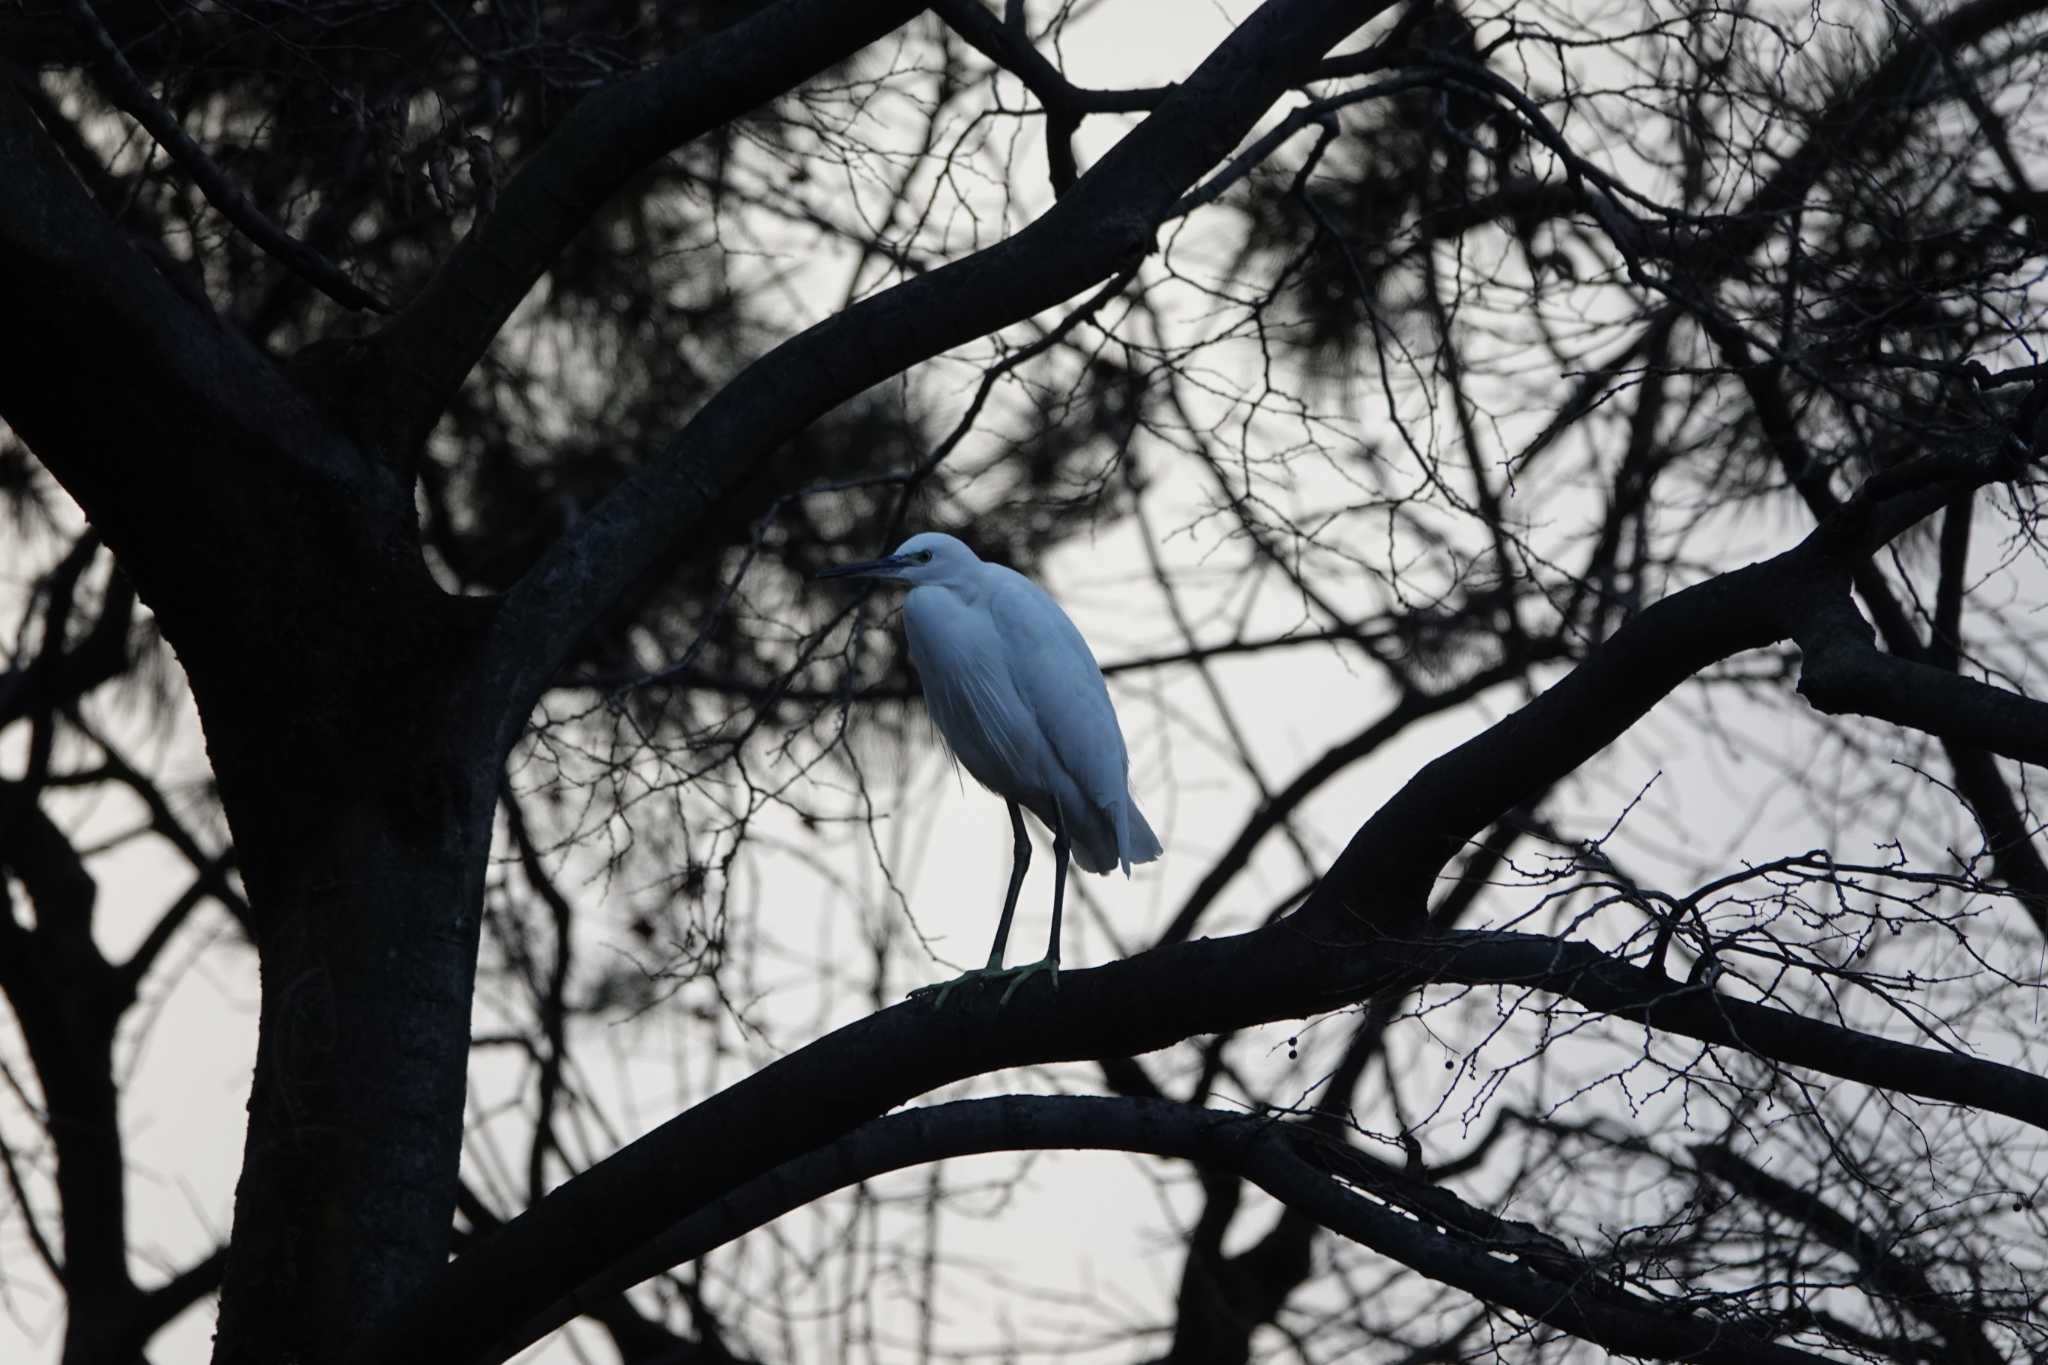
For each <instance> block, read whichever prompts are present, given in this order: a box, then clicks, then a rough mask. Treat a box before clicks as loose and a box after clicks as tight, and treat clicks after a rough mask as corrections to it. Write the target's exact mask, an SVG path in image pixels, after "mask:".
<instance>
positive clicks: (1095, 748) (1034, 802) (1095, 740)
mask: <svg viewBox="0 0 2048 1365" xmlns="http://www.w3.org/2000/svg"><path fill="white" fill-rule="evenodd" d="M818 576H819V577H820V578H875V579H884V580H888V581H891V582H897V583H906V584H908V585H909V586H910V593H909V595H908V596H906V597H905V598H904V599H903V631H904V634H905V635H906V636H908V637H909V640H910V662H911V663H912V664H913V665H915V666H916V668H917V673H918V676H919V677H920V678H922V679H923V680H924V701H925V707H926V709H927V710H929V711H930V712H931V717H932V722H933V723H934V724H935V725H937V726H938V729H939V734H940V735H941V736H943V737H944V739H945V741H946V745H947V747H948V748H950V749H951V750H952V751H953V754H954V756H955V757H956V758H958V759H959V760H960V764H961V766H962V767H964V768H966V769H967V771H968V772H969V773H971V774H972V775H973V777H974V780H975V781H977V782H979V783H981V785H982V786H984V787H987V788H988V789H989V790H990V791H992V792H994V793H995V794H996V795H998V796H1000V797H1002V798H1003V799H1004V800H1005V801H1006V802H1008V803H1009V807H1010V828H1011V831H1012V833H1013V834H1014V836H1015V840H1016V842H1015V845H1014V850H1015V851H1014V858H1013V861H1012V863H1011V867H1010V889H1009V893H1008V895H1007V896H1005V897H1004V899H1003V917H1002V919H1001V920H1000V921H998V922H997V924H996V944H995V947H994V948H993V949H992V950H991V951H990V952H989V955H988V966H986V967H979V968H975V969H974V970H972V971H969V972H966V973H964V974H963V975H961V976H960V977H958V978H956V979H955V980H952V981H948V982H946V983H944V984H943V985H940V986H927V987H925V988H924V990H925V991H937V992H938V1001H937V1003H940V1004H943V1003H944V1002H945V998H946V995H947V994H948V993H949V992H951V991H952V990H953V988H954V987H956V986H959V985H961V984H963V983H965V982H968V981H976V980H983V979H987V978H991V977H999V976H1011V977H1014V978H1016V979H1015V980H1013V981H1011V983H1010V985H1009V987H1008V989H1006V990H1005V991H1004V992H1003V997H1002V1000H1001V1001H999V1002H998V1005H999V1006H1000V1005H1001V1004H1003V1003H1006V1002H1008V1000H1009V998H1010V997H1011V996H1012V995H1013V994H1015V993H1016V990H1017V987H1019V986H1021V985H1023V984H1024V982H1025V980H1026V979H1027V978H1029V977H1030V976H1031V975H1032V974H1033V973H1034V972H1045V973H1047V974H1048V975H1050V976H1051V978H1052V984H1053V987H1054V989H1058V987H1059V966H1060V909H1061V903H1062V902H1063V901H1064V899H1065V897H1066V890H1067V859H1068V856H1069V854H1071V856H1072V858H1073V860H1074V861H1075V862H1076V863H1078V864H1080V866H1081V869H1082V870H1083V871H1084V872H1110V871H1113V870H1114V869H1116V868H1118V867H1121V868H1122V869H1123V871H1124V875H1125V876H1126V877H1128V876H1129V875H1130V874H1131V864H1132V863H1146V862H1150V861H1152V860H1153V859H1154V858H1157V857H1158V856H1159V837H1158V836H1157V835H1155V834H1154V833H1153V832H1152V827H1151V826H1150V825H1148V824H1146V823H1145V817H1144V816H1143V815H1142V814H1140V813H1139V811H1138V803H1137V802H1136V801H1134V800H1132V799H1131V790H1130V757H1129V755H1128V753H1127V752H1126V751H1125V749H1124V735H1123V731H1122V729H1121V728H1119V727H1118V725H1117V721H1116V708H1115V707H1114V706H1112V705H1111V704H1110V700H1109V688H1108V687H1107V686H1105V685H1104V683H1103V681H1102V669H1101V668H1100V667H1099V666H1097V664H1096V662H1095V655H1094V654H1092V653H1091V652H1090V651H1089V649H1088V642H1087V641H1086V640H1084V639H1082V638H1081V632H1080V631H1079V630H1078V629H1076V628H1075V626H1074V623H1073V622H1072V621H1070V620H1069V619H1067V614H1066V613H1065V612H1064V611H1061V610H1060V606H1059V603H1057V602H1055V601H1053V600H1052V598H1051V597H1050V596H1049V595H1047V593H1046V591H1045V589H1043V588H1041V587H1039V586H1038V585H1037V584H1036V583H1033V582H1032V581H1031V580H1030V579H1028V578H1026V577H1024V575H1022V574H1020V573H1018V572H1017V571H1016V570H1014V569H1009V568H1005V567H1004V566H1003V565H1001V564H987V563H984V562H982V561H981V560H980V559H979V558H977V557H976V556H975V553H974V551H972V550H970V549H968V548H967V547H966V546H965V545H963V544H961V543H960V542H959V541H957V540H955V539H954V538H953V537H951V536H949V535H942V534H940V533H938V532H936V531H926V532H924V533H923V534H921V535H914V536H912V537H911V538H910V539H908V540H906V541H904V542H903V543H902V544H901V545H899V546H898V547H897V548H896V553H895V554H892V555H889V556H887V557H886V558H883V559H872V560H868V561H866V562H864V563H859V564H841V565H838V566H836V567H834V568H830V569H826V570H824V571H823V572H822V573H820V574H819V575H818ZM1020 806H1021V807H1022V808H1023V810H1028V811H1030V812H1031V813H1032V814H1033V815H1035V816H1037V817H1038V819H1039V821H1040V822H1041V823H1042V824H1044V825H1045V827H1046V828H1047V829H1050V830H1051V831H1052V850H1053V859H1054V863H1053V882H1052V941H1051V942H1050V943H1049V944H1048V945H1047V947H1046V950H1045V956H1044V958H1042V959H1041V960H1039V961H1037V962H1033V963H1030V964H1028V965H1026V966H1021V967H1013V968H1011V969H1009V970H1008V971H1005V970H1004V969H1003V945H1004V943H1005V942H1006V941H1007V940H1008V939H1009V937H1010V917H1011V915H1013V914H1014V913H1016V909H1017V892H1018V889H1019V888H1020V887H1022V886H1023V884H1024V870H1025V868H1027V867H1028V866H1030V863H1031V841H1030V839H1029V838H1028V837H1026V835H1025V832H1024V816H1023V811H1021V810H1019V809H1018V808H1019V807H1020ZM918 993H922V992H918Z"/></svg>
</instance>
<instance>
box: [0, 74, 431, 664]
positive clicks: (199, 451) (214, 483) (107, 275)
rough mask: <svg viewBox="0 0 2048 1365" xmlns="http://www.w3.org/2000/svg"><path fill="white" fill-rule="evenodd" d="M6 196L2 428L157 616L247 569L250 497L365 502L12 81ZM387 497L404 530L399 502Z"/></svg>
mask: <svg viewBox="0 0 2048 1365" xmlns="http://www.w3.org/2000/svg"><path fill="white" fill-rule="evenodd" d="M0 185H4V186H6V192H5V193H0V298H4V299H5V300H6V312H7V325H6V326H5V327H4V328H0V417H4V418H5V419H6V421H7V423H8V424H9V425H10V426H12V427H13V428H14V429H15V431H16V432H18V433H19V434H20V435H21V436H22V438H23V439H24V440H25V441H27V443H28V444H29V446H30V448H31V449H33V450H34V451H35V453H36V455H37V458H38V459H40V460H41V461H42V462H43V464H44V465H45V466H46V467H47V468H48V469H49V470H50V472H51V473H52V474H54V475H55V476H56V477H57V479H58V480H59V481H60V482H61V483H63V485H64V486H65V488H66V489H67V490H68V491H69V492H70V493H71V494H72V496H73V497H75V498H77V499H78V501H79V503H80V505H81V506H83V507H84V509H85V511H86V515H87V516H88V517H90V518H91V520H92V524H93V527H94V529H95V530H97V531H98V532H99V533H100V534H101V535H102V536H104V537H105V539H106V540H107V542H108V544H109V545H111V546H112V547H113V549H114V551H115V553H116V554H117V556H119V557H120V560H121V562H122V565H123V567H124V568H126V569H127V570H128V571H129V572H130V574H131V575H133V576H134V578H135V581H136V583H137V586H138V587H140V588H141V589H143V590H144V593H145V595H146V596H148V597H149V599H150V601H151V604H152V605H153V606H155V607H156V608H157V609H158V611H159V613H160V614H161V613H162V612H163V611H164V610H165V609H166V606H167V602H166V598H167V595H169V594H168V589H167V584H170V583H173V582H177V583H191V582H192V581H193V580H194V579H195V578H197V577H199V576H202V575H204V576H205V578H206V580H207V581H208V582H209V583H212V584H213V585H214V586H217V585H218V576H220V575H227V576H229V577H233V576H234V575H235V573H236V562H237V561H238V560H239V561H240V562H241V563H242V564H244V565H246V564H247V560H248V557H249V556H251V555H252V554H253V553H254V552H255V550H254V546H255V542H253V541H251V540H250V538H249V537H248V536H247V534H246V531H247V526H246V524H245V523H244V522H241V521H238V520H236V514H237V513H238V512H239V511H240V510H241V509H242V508H243V507H244V506H245V505H246V504H247V503H248V502H249V501H250V500H251V498H252V497H254V496H255V494H254V492H253V491H251V488H250V485H252V484H260V486H262V487H263V488H265V489H266V490H267V489H268V487H269V486H270V485H269V484H268V483H267V482H263V480H265V479H268V478H276V477H278V476H280V475H283V474H286V473H306V474H311V475H312V476H313V477H315V478H317V479H319V480H320V481H321V482H322V483H324V484H326V485H328V486H329V488H330V490H331V488H332V486H333V485H336V484H348V485H355V487H354V489H353V490H352V491H353V496H355V497H356V498H358V499H360V500H362V501H365V502H368V501H370V500H371V497H372V495H370V494H369V493H368V491H367V490H365V489H362V488H361V487H360V474H361V469H360V467H359V463H358V462H357V461H356V460H355V459H354V458H353V453H352V452H351V451H349V450H348V448H347V447H346V446H345V445H344V444H342V443H341V442H340V441H338V440H337V439H336V436H335V434H334V433H333V432H332V430H331V429H330V428H329V427H328V426H327V425H326V423H325V421H324V420H323V419H322V418H321V417H320V416H319V413H318V412H317V410H316V409H315V408H314V407H313V405H312V404H311V403H310V402H309V401H308V400H307V399H306V398H305V397H304V395H303V394H301V393H300V392H299V391H298V390H297V389H296V388H295V387H294V386H293V385H292V384H291V383H290V382H289V381H288V380H286V379H285V378H284V376H283V375H282V374H280V373H279V372H278V370H277V369H276V368H275V367H274V366H273V365H272V364H271V363H270V361H269V360H268V359H267V358H266V357H264V356H263V355H262V354H261V353H260V352H258V351H257V350H256V349H255V348H254V347H253V346H251V345H250V344H249V343H248V342H247V341H246V340H245V339H243V338H242V337H241V336H239V335H237V334H236V333H235V332H234V331H233V330H232V329H231V328H229V327H228V326H226V325H225V324H223V323H222V322H221V321H220V319H219V318H217V317H215V316H213V315H212V314H210V313H207V312H205V311H203V310H202V309H200V308H197V307H195V306H194V305H193V304H192V303H191V302H190V301H189V300H188V299H187V298H185V297H184V295H182V294H181V293H180V292H179V291H178V290H177V289H175V288H173V287H172V286H171V285H170V284H169V283H168V282H167V281H166V280H165V279H164V277H163V276H162V275H161V274H159V273H158V272H157V270H156V268H155V267H153V266H152V265H151V264H150V263H149V262H148V261H147V260H146V259H144V257H143V255H142V253H141V252H140V251H138V250H137V249H136V248H135V246H134V244H133V243H132V242H131V241H130V239H129V238H128V236H127V234H125V233H124V232H123V231H122V230H121V229H120V228H119V227H118V226H116V225H115V223H114V222H113V221H112V220H111V219H110V218H108V217H107V215H106V213H105V212H104V211H103V210H102V209H101V208H100V206H99V205H98V204H97V203H95V202H94V200H93V198H92V196H91V195H90V194H89V193H87V191H86V190H85V188H84V186H82V185H81V184H79V182H78V180H77V178H76V176H74V175H73V173H72V172H71V170H70V168H69V167H68V166H66V165H65V163H64V158H63V156H62V154H61V153H60V152H59V151H58V150H57V148H56V147H55V146H54V145H53V144H52V143H51V141H50V139H49V136H48V135H47V134H46V133H45V132H44V131H43V129H42V127H41V125H40V124H38V123H37V122H36V119H35V117H34V115H33V113H32V112H31V111H30V110H29V108H28V107H27V105H26V104H25V103H24V102H23V101H22V99H21V98H20V96H19V94H18V92H17V91H16V90H15V89H14V87H13V86H12V85H11V84H9V83H6V82H0ZM386 494H387V497H388V500H389V504H390V505H391V506H393V507H399V506H402V507H403V508H404V509H405V510H406V512H407V514H408V515H409V514H410V510H411V506H412V501H411V494H410V492H409V491H405V492H404V493H403V496H402V497H401V496H400V494H399V493H398V492H396V491H392V490H386ZM195 544H205V545H206V546H207V552H206V553H205V554H194V553H192V547H193V546H194V545H195ZM172 605H175V604H172ZM187 647H189V645H188V646H187Z"/></svg>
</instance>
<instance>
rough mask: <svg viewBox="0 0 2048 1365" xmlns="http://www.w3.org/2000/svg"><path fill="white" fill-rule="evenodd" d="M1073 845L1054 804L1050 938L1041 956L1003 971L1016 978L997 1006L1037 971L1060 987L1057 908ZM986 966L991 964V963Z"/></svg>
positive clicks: (1062, 897) (1062, 899) (1006, 920)
mask: <svg viewBox="0 0 2048 1365" xmlns="http://www.w3.org/2000/svg"><path fill="white" fill-rule="evenodd" d="M1073 847H1074V841H1073V840H1072V839H1071V838H1069V837H1068V835H1067V822H1066V820H1065V819H1064V818H1063V817H1062V816H1061V815H1060V809H1059V806H1058V805H1057V804H1055V805H1054V806H1053V810H1052V938H1051V940H1050V941H1049V942H1048V943H1047V944H1046V945H1045V956H1044V957H1042V958H1040V959H1039V960H1038V961H1036V962H1033V963H1030V964H1028V965H1027V966H1023V967H1018V968H1015V969H1014V970H1012V971H1011V972H1009V973H1007V974H1008V975H1010V976H1012V977H1014V978H1016V979H1015V980H1013V981H1011V982H1010V984H1009V986H1008V988H1006V989H1005V990H1004V991H1003V998H1002V999H1001V1000H998V1001H997V1002H996V1008H997V1009H1001V1008H1002V1007H1003V1006H1004V1005H1007V1004H1009V1003H1010V997H1011V996H1013V995H1015V994H1016V993H1017V988H1018V987H1019V986H1021V985H1023V984H1024V982H1025V980H1026V979H1027V978H1029V977H1031V976H1034V975H1036V974H1037V973H1039V972H1044V973H1045V974H1046V975H1047V976H1049V977H1051V978H1052V988H1053V989H1054V990H1055V991H1057V990H1058V989H1059V988H1060V910H1061V909H1062V906H1063V903H1064V902H1065V900H1066V898H1067V855H1068V854H1069V853H1071V852H1072V851H1073ZM1014 891H1015V888H1014V887H1013V888H1012V892H1013V894H1012V899H1015V896H1014ZM1009 923H1010V917H1009V914H1008V912H1007V911H1006V912H1005V913H1004V915H1003V927H1004V928H1006V929H1007V928H1008V927H1009ZM996 947H997V949H998V950H1000V949H1001V947H1002V943H1001V941H1000V940H998V941H997V943H996ZM990 965H991V966H993V965H995V964H994V963H993V962H991V963H990Z"/></svg>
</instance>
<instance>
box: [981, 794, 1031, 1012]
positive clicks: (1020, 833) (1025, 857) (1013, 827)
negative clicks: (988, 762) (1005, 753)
mask: <svg viewBox="0 0 2048 1365" xmlns="http://www.w3.org/2000/svg"><path fill="white" fill-rule="evenodd" d="M1010 832H1011V833H1012V834H1013V835H1015V836H1016V840H1017V842H1016V843H1015V844H1014V845H1012V847H1011V851H1010V890H1009V894H1007V895H1006V896H1004V897H1003V917H1002V918H1001V919H999V920H997V921H996V946H995V947H993V948H991V949H989V953H988V970H990V971H992V972H996V971H1001V970H1002V967H1003V945H1004V944H1006V943H1008V942H1009V941H1010V916H1012V915H1014V914H1016V913H1017V893H1018V892H1019V891H1021V890H1023V889H1024V869H1026V868H1028V867H1030V866H1031V836H1030V835H1029V834H1028V833H1026V832H1025V830H1024V811H1023V809H1022V808H1021V807H1019V806H1018V805H1017V803H1016V802H1015V801H1012V802H1010Z"/></svg>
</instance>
